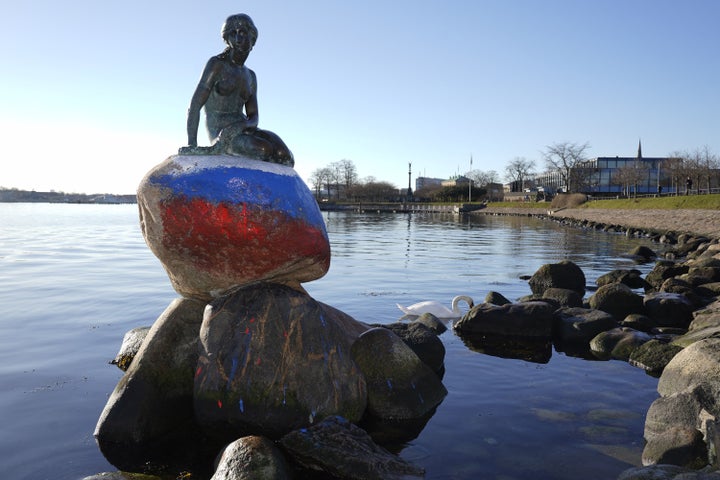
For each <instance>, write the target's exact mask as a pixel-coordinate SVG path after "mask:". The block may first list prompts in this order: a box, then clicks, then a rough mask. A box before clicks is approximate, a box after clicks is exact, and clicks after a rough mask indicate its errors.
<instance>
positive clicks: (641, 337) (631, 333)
mask: <svg viewBox="0 0 720 480" xmlns="http://www.w3.org/2000/svg"><path fill="white" fill-rule="evenodd" d="M650 339H652V337H651V336H650V335H648V334H647V333H644V332H638V331H637V330H633V329H631V328H623V327H620V328H614V329H612V330H608V331H607V332H602V333H600V334H598V335H597V336H596V337H595V338H593V339H592V340H591V341H590V349H591V350H592V352H593V353H594V354H595V355H596V356H597V357H598V358H601V359H610V358H613V359H615V360H627V359H628V358H630V354H631V353H632V352H633V351H634V350H635V349H636V348H638V347H640V345H642V344H643V343H645V342H648V341H650Z"/></svg>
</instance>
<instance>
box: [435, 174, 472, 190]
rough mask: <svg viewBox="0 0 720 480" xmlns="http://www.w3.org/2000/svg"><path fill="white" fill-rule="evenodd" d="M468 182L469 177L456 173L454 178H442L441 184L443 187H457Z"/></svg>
mask: <svg viewBox="0 0 720 480" xmlns="http://www.w3.org/2000/svg"><path fill="white" fill-rule="evenodd" d="M468 183H470V179H469V178H468V177H465V176H463V175H458V176H456V177H454V178H450V179H448V180H443V181H442V183H441V185H442V186H443V187H457V186H458V185H467V184H468Z"/></svg>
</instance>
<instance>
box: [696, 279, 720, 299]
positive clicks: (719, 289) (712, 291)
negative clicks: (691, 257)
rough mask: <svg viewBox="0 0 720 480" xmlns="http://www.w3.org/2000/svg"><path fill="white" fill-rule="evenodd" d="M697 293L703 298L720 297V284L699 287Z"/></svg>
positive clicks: (713, 283)
mask: <svg viewBox="0 0 720 480" xmlns="http://www.w3.org/2000/svg"><path fill="white" fill-rule="evenodd" d="M695 291H696V292H697V293H698V295H700V296H702V297H718V296H720V282H711V283H705V284H703V285H700V286H698V287H697V288H696V289H695Z"/></svg>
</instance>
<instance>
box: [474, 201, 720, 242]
mask: <svg viewBox="0 0 720 480" xmlns="http://www.w3.org/2000/svg"><path fill="white" fill-rule="evenodd" d="M472 213H473V214H480V215H520V216H535V217H539V218H547V219H552V220H559V221H562V220H572V221H588V222H594V223H596V224H605V225H617V226H622V227H624V228H632V229H639V230H646V231H651V232H655V233H660V234H662V233H665V232H669V231H671V232H675V233H690V234H694V235H705V236H708V237H711V238H720V212H718V211H717V210H700V209H675V210H653V209H649V210H640V209H600V208H566V209H562V210H556V211H554V212H552V211H548V210H543V209H538V208H522V207H518V208H515V207H488V208H485V209H483V210H479V211H477V212H472Z"/></svg>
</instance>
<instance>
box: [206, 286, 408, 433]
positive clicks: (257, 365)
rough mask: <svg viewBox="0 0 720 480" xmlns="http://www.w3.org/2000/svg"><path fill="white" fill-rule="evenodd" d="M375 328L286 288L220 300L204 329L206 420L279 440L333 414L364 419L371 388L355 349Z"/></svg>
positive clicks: (255, 289) (252, 289) (221, 428)
mask: <svg viewBox="0 0 720 480" xmlns="http://www.w3.org/2000/svg"><path fill="white" fill-rule="evenodd" d="M367 329H368V326H367V325H365V324H363V323H360V322H358V321H356V320H354V319H352V318H351V317H350V316H348V315H346V314H344V313H342V312H340V311H339V310H336V309H334V308H332V307H330V306H328V305H325V304H323V303H320V302H318V301H316V300H314V299H313V298H312V297H310V296H309V295H307V294H305V293H301V292H298V291H296V290H294V289H291V288H289V287H286V286H283V285H274V284H267V283H266V284H258V285H253V286H249V287H245V288H241V289H238V290H237V291H236V292H234V293H233V294H231V295H227V296H225V297H221V298H219V299H217V300H215V301H213V302H212V303H210V304H209V305H208V307H207V308H206V310H205V316H204V318H203V323H202V328H201V329H200V355H199V360H198V364H197V371H196V374H195V396H194V405H195V414H196V417H197V419H198V422H200V424H201V425H202V426H203V427H204V428H205V430H206V431H209V432H212V433H213V434H214V435H217V436H219V437H220V438H222V439H226V438H230V439H232V438H239V437H242V436H245V435H250V434H252V435H263V436H267V437H269V438H279V437H280V436H282V435H283V434H285V433H288V432H289V431H291V430H294V429H296V428H303V427H306V426H308V425H312V424H314V423H315V422H316V421H319V420H321V419H322V418H325V417H326V416H329V415H342V416H344V417H346V418H348V419H349V420H351V421H357V420H359V419H360V418H361V417H362V415H363V413H364V411H365V407H366V404H367V390H366V386H365V378H364V376H363V374H362V372H361V371H360V369H359V368H358V365H357V364H356V363H355V362H354V360H353V358H352V356H351V354H350V347H351V345H352V344H353V342H354V341H355V340H356V338H357V337H358V336H359V335H360V334H361V333H362V332H363V331H365V330H367ZM388 333H390V332H388ZM398 340H399V339H398ZM399 341H400V340H399ZM401 343H402V342H401ZM416 358H417V357H416Z"/></svg>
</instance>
